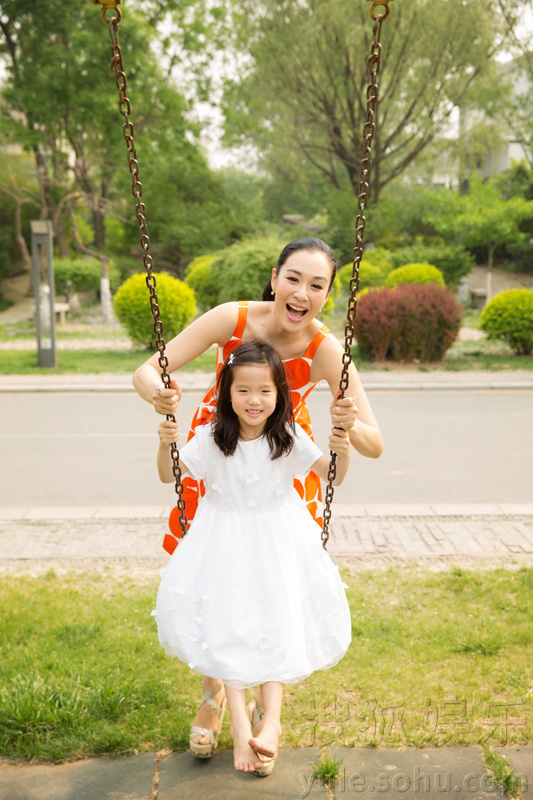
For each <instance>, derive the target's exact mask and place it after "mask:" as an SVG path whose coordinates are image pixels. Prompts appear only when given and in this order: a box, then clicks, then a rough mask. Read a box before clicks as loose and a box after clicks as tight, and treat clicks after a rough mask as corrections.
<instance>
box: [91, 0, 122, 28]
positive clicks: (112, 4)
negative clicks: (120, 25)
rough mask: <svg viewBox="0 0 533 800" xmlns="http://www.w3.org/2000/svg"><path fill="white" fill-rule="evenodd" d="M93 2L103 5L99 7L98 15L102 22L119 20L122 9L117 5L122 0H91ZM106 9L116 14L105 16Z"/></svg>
mask: <svg viewBox="0 0 533 800" xmlns="http://www.w3.org/2000/svg"><path fill="white" fill-rule="evenodd" d="M93 3H94V4H95V5H100V6H103V7H102V8H101V9H100V16H101V17H102V19H103V20H104V22H106V23H110V22H115V20H116V21H117V22H120V20H121V19H122V11H121V10H120V8H119V7H118V6H119V5H120V4H121V3H122V0H93ZM107 11H115V12H116V14H117V16H116V17H109V18H108V17H106V12H107Z"/></svg>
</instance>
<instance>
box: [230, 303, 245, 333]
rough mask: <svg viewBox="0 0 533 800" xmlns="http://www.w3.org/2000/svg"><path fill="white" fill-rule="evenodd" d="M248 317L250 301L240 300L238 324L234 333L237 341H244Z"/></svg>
mask: <svg viewBox="0 0 533 800" xmlns="http://www.w3.org/2000/svg"><path fill="white" fill-rule="evenodd" d="M247 316H248V300H239V316H238V317H237V324H236V326H235V330H234V331H233V336H234V338H235V339H242V335H243V333H244V329H245V327H246V317H247Z"/></svg>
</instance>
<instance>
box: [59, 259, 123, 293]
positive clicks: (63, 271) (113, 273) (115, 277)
mask: <svg viewBox="0 0 533 800" xmlns="http://www.w3.org/2000/svg"><path fill="white" fill-rule="evenodd" d="M101 275H102V262H101V261H99V260H98V259H97V258H54V282H55V289H56V294H66V293H67V292H68V288H69V287H68V281H71V282H72V288H73V290H74V291H75V292H90V291H98V290H99V289H100V278H101ZM109 283H110V285H111V289H112V290H115V289H117V288H118V287H119V286H120V273H119V271H118V269H117V267H116V266H115V265H114V263H113V261H112V260H111V261H110V263H109Z"/></svg>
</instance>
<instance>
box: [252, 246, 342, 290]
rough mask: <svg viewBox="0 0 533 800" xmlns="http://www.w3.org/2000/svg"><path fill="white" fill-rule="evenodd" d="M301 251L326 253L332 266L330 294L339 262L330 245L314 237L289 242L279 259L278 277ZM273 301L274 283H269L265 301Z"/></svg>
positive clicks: (266, 288) (266, 287)
mask: <svg viewBox="0 0 533 800" xmlns="http://www.w3.org/2000/svg"><path fill="white" fill-rule="evenodd" d="M300 250H307V251H308V252H309V253H324V255H326V256H327V257H328V258H329V261H330V264H331V281H330V283H329V288H328V292H330V291H331V287H332V286H333V281H334V280H335V275H336V274H337V262H336V260H335V256H334V255H333V250H332V249H331V247H330V246H329V244H326V242H323V241H322V239H315V237H314V236H304V237H302V238H301V239H295V240H294V242H289V244H287V245H285V247H284V248H283V250H282V251H281V253H280V255H279V258H278V263H277V266H276V275H279V271H280V269H281V268H282V266H283V265H284V263H285V262H286V261H287V259H288V258H289V256H292V254H293V253H298V252H299V251H300ZM273 299H274V294H273V292H272V282H271V281H269V282H268V283H267V285H266V286H265V288H264V290H263V300H273Z"/></svg>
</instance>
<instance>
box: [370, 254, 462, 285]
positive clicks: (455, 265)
mask: <svg viewBox="0 0 533 800" xmlns="http://www.w3.org/2000/svg"><path fill="white" fill-rule="evenodd" d="M376 249H377V248H376ZM390 256H391V260H392V267H394V268H396V267H403V266H404V265H405V264H417V263H427V264H433V266H435V267H437V269H439V270H440V271H441V272H442V275H443V276H444V281H445V283H446V286H447V287H448V288H449V289H453V290H455V289H457V288H458V286H459V284H460V282H461V278H463V277H465V275H469V274H470V272H471V270H472V267H473V266H474V257H473V256H472V254H471V253H469V252H468V250H465V248H464V247H461V245H448V244H446V245H445V244H443V245H431V246H430V245H423V244H416V245H412V246H411V247H400V248H398V249H397V250H392V251H391V253H390Z"/></svg>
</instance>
